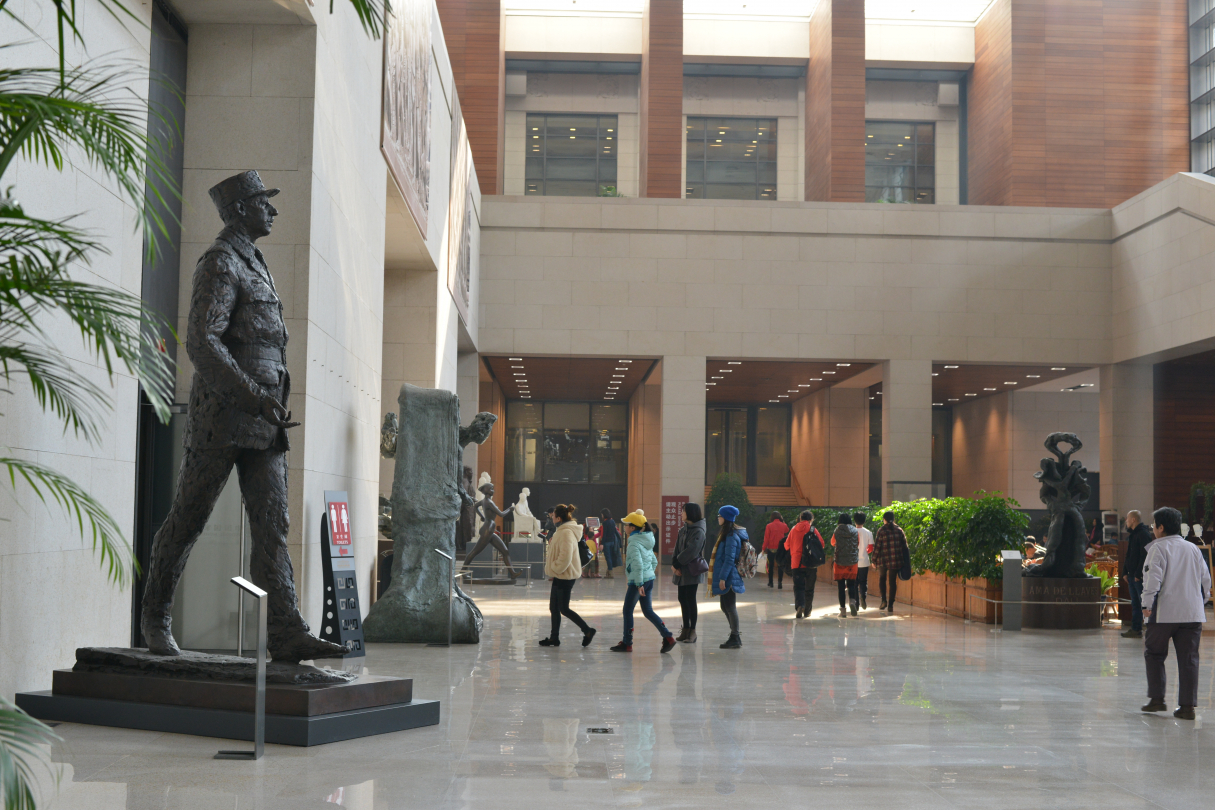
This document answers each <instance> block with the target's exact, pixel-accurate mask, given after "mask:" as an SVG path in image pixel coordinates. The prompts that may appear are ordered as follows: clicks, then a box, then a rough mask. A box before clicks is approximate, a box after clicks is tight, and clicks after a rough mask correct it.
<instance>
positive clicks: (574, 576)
mask: <svg viewBox="0 0 1215 810" xmlns="http://www.w3.org/2000/svg"><path fill="white" fill-rule="evenodd" d="M574 511H575V507H574V505H573V504H564V503H559V504H557V506H556V507H554V508H553V521H554V522H555V523H556V524H557V529H556V531H554V532H553V536H552V537H550V538H549V541H548V553H547V554H545V557H544V575H545V576H547V577H549V578H551V579H552V581H553V586H552V590H550V591H549V596H548V612H549V615H550V616H551V617H552V622H553V629H552V632H551V633H550V634H549V637H548V638H542V639H540V646H541V647H560V646H561V617H562V616H565V617H566V618H568V619H569V620H570V621H572V622H573V623H574V624H576V625H578V629H580V630H581V631H582V646H583V647H585V646H587V645H588V644H590V643H591V639H593V638H594V637H595V628H593V627H591V626H590V625H589V624H587V623H586V622H584V621H583V620H582V617H581V616H579V615H578V614H577V613H575V612H574V611H573V610H571V609H570V593H572V592H573V590H574V583H575V582H577V581H578V577H580V576H582V562H581V561H580V560H579V559H578V540H579V539H581V537H582V527H581V526H579V525H578V521H576V520H574Z"/></svg>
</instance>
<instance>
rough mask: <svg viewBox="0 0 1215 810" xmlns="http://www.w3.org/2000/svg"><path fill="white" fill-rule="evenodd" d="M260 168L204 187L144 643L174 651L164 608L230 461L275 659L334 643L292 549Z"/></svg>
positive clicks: (281, 346) (280, 335)
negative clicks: (169, 485)
mask: <svg viewBox="0 0 1215 810" xmlns="http://www.w3.org/2000/svg"><path fill="white" fill-rule="evenodd" d="M278 192H279V190H278V189H276V188H270V189H268V188H266V187H265V186H264V185H263V184H262V180H261V178H260V177H259V176H258V174H257V172H255V171H249V172H242V173H241V174H238V175H235V176H233V177H229V178H228V179H226V180H224V181H223V182H220V183H218V184H216V185H215V186H214V187H213V188H212V189H211V190H210V194H211V201H212V202H213V203H215V207H216V209H218V211H219V216H220V218H221V219H223V221H224V229H223V230H222V231H220V233H219V236H218V237H217V238H216V240H215V241H214V242H212V243H211V246H210V247H209V248H207V250H206V252H205V253H203V255H202V258H201V259H199V260H198V266H197V267H196V268H195V270H194V286H193V291H192V292H191V295H190V317H189V323H188V326H187V330H186V352H187V353H188V354H189V356H190V361H191V362H192V363H193V364H194V381H193V384H192V386H191V388H190V405H189V411H188V414H187V416H186V430H185V439H184V442H185V455H184V456H183V457H182V460H181V470H180V472H179V473H178V479H177V495H176V497H175V498H174V500H173V506H172V508H171V509H170V510H169V515H168V517H167V518H166V519H165V522H164V525H163V526H161V527H160V531H158V532H157V533H156V538H155V539H154V540H153V542H152V558H151V561H150V563H149V565H148V572H147V582H146V584H145V586H144V594H143V612H142V617H141V618H142V626H143V635H144V639H145V640H146V641H147V644H148V649H149V650H150V651H151V652H154V653H158V654H160V655H179V654H180V653H181V650H179V649H178V647H177V644H176V642H174V641H173V633H172V630H171V627H170V625H171V619H170V616H169V611H170V609H171V608H172V606H173V593H174V591H175V590H176V589H177V582H178V580H180V579H181V574H182V571H183V570H184V569H185V567H186V560H187V559H188V558H189V556H190V549H191V548H192V547H193V545H194V543H195V541H196V540H198V536H199V534H201V532H202V530H203V527H204V526H206V523H207V518H208V517H210V515H211V510H212V509H214V507H215V501H216V499H217V498H218V497H219V494H220V492H221V491H222V490H223V488H224V484H226V483H227V481H228V476H229V474H230V473H231V471H232V467H233V465H235V466H236V469H237V473H238V475H239V477H240V489H241V494H243V495H244V498H245V508H246V509H247V511H248V514H249V528H250V530H251V532H252V535H253V553H252V563H251V568H252V571H251V573H252V577H253V582H254V583H255V584H256V585H258V587H260V588H263V589H264V590H266V591H268V592H269V597H268V598H269V604H268V608H269V621H268V623H267V636H268V638H267V646H268V647H269V651H270V654H271V656H272V657H273V658H274V659H275V660H276V661H287V662H299V661H301V660H305V659H314V658H336V657H339V656H342V655H344V654H345V653H346V649H345V648H344V647H342V646H341V645H338V644H331V643H329V642H327V641H322V640H320V639H318V638H316V637H315V636H313V635H312V634H311V633H310V632H309V629H308V624H307V623H306V622H305V621H304V617H303V616H301V615H300V611H299V602H298V601H297V599H296V595H295V580H294V574H293V572H292V567H291V556H290V554H288V552H287V525H288V518H287V450H288V446H289V445H288V441H287V429H288V428H292V427H295V426H297V425H298V424H299V423H298V422H292V421H291V414H290V413H289V412H288V411H287V409H286V408H285V407H284V403H286V401H287V396H288V394H289V393H290V391H291V379H290V377H289V376H288V374H287V358H286V352H287V327H286V325H285V324H284V323H283V305H282V303H281V302H280V301H279V298H278V293H277V292H276V291H275V288H274V279H273V278H272V277H271V276H270V270H269V268H267V267H266V260H265V257H263V256H262V252H261V251H260V250H258V249H257V248H256V247H254V245H253V243H254V242H255V241H257V240H258V239H259V238H261V237H263V236H266V235H267V234H269V233H270V228H271V227H272V226H273V225H274V217H275V216H277V215H278V211H277V210H275V208H274V206H273V205H271V204H270V198H271V197H273V196H274V195H276V194H278Z"/></svg>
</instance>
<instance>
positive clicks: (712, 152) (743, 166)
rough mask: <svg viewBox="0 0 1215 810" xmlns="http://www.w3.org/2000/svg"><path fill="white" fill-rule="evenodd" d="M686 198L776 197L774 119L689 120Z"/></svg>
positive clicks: (772, 198)
mask: <svg viewBox="0 0 1215 810" xmlns="http://www.w3.org/2000/svg"><path fill="white" fill-rule="evenodd" d="M687 173H688V178H687V180H688V182H687V187H686V189H685V190H684V196H685V197H688V198H690V199H693V198H694V199H710V200H775V199H776V119H775V118H694V117H689V118H688V172H687Z"/></svg>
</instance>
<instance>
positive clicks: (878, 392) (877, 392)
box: [874, 391, 882, 397]
mask: <svg viewBox="0 0 1215 810" xmlns="http://www.w3.org/2000/svg"><path fill="white" fill-rule="evenodd" d="M874 393H876V394H877V395H878V396H879V397H880V396H881V395H882V392H881V391H876V392H874Z"/></svg>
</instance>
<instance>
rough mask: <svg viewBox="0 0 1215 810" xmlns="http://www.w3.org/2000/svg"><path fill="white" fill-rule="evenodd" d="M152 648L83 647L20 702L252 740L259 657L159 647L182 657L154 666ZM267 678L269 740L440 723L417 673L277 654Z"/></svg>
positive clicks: (75, 719) (300, 740)
mask: <svg viewBox="0 0 1215 810" xmlns="http://www.w3.org/2000/svg"><path fill="white" fill-rule="evenodd" d="M147 656H148V653H147V651H146V650H121V649H109V648H86V649H81V650H77V661H76V667H75V668H74V669H62V670H56V671H55V673H54V678H53V681H52V688H51V689H50V690H49V691H44V692H24V693H18V695H17V705H18V706H20V707H21V708H22V709H24V710H25V711H26V712H28V713H29V714H31V715H33V716H34V717H37V718H39V719H41V720H50V721H57V722H66V723H85V724H89V725H100V726H114V727H118V728H135V729H142V730H146V731H161V732H170V733H175V734H193V735H196V736H203V737H225V738H228V739H233V740H252V739H253V717H252V713H253V704H254V697H255V689H254V675H253V673H254V670H255V668H256V663H255V661H254V659H250V658H238V657H236V656H231V655H205V654H202V653H189V652H187V653H184V654H183V655H181V656H173V657H166V656H153V657H155V658H159V659H161V661H177V662H178V666H176V667H161V668H159V669H157V668H155V667H153V666H152V665H151V663H150V662H148V661H146V657H147ZM181 659H185V660H184V661H182V660H181ZM206 659H219V660H213V661H210V662H207V661H206ZM225 668H226V669H225ZM335 676H337V677H335ZM266 680H267V683H266V742H268V743H276V744H279V745H300V746H309V745H321V744H323V743H330V742H338V741H340V740H350V739H354V738H357V737H368V736H371V735H374V734H385V733H388V732H392V731H404V730H405V729H410V728H418V727H420V726H432V725H436V724H437V723H438V722H439V703H438V701H434V700H421V701H419V700H414V699H413V680H412V679H410V678H390V677H378V676H363V677H361V678H360V677H356V676H355V675H353V674H350V673H346V672H337V671H335V670H327V669H320V668H317V667H305V666H299V665H294V664H276V663H273V662H272V663H270V664H269V666H268V668H267V678H266Z"/></svg>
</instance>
